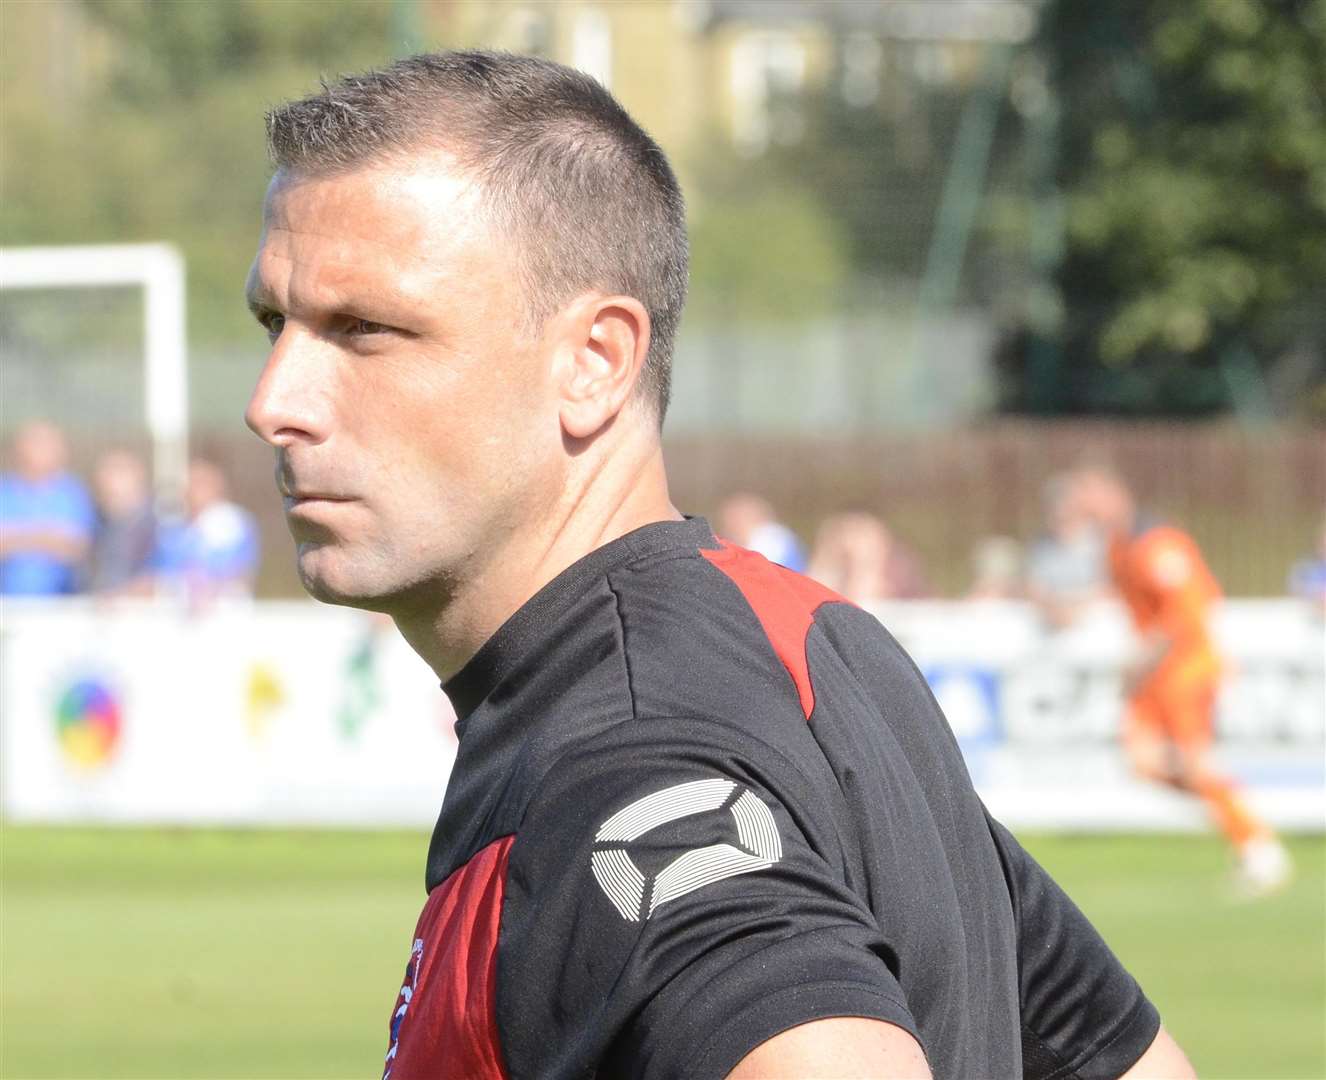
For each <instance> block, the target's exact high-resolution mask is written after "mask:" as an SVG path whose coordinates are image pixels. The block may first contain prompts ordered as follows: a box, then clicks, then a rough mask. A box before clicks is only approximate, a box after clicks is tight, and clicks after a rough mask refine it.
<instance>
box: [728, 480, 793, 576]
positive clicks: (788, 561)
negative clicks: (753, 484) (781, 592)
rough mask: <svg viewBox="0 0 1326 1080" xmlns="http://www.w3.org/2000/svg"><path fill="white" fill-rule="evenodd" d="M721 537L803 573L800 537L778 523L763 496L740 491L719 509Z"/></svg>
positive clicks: (730, 496) (729, 497) (769, 503)
mask: <svg viewBox="0 0 1326 1080" xmlns="http://www.w3.org/2000/svg"><path fill="white" fill-rule="evenodd" d="M716 521H717V524H718V535H719V536H722V537H723V538H725V539H727V540H731V541H733V542H734V543H736V544H738V545H739V546H741V547H744V548H747V549H749V550H750V551H754V552H756V553H757V554H760V555H763V556H764V557H765V558H766V559H768V560H769V561H770V562H771V563H777V564H778V565H779V566H786V567H787V568H788V569H789V570H796V571H797V572H801V571H803V570H805V569H806V552H805V549H804V548H803V547H802V546H801V541H800V540H799V539H798V538H797V534H796V533H794V532H793V531H792V530H791V529H789V528H788V527H787V526H786V525H784V524H783V523H782V522H781V521H779V520H778V515H777V514H775V513H774V508H773V504H772V503H771V502H769V500H768V499H766V498H764V497H763V496H762V495H756V494H754V493H753V492H749V491H739V492H737V493H736V494H735V495H729V496H728V497H727V498H726V499H724V500H723V503H722V505H721V506H720V507H719V508H718V516H717V518H716Z"/></svg>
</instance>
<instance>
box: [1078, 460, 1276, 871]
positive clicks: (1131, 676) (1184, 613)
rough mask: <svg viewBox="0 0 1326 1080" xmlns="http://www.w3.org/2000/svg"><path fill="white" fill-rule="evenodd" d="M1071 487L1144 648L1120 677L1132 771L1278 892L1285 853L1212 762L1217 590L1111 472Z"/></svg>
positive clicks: (1177, 534) (1090, 475)
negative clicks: (1104, 541) (1104, 540)
mask: <svg viewBox="0 0 1326 1080" xmlns="http://www.w3.org/2000/svg"><path fill="white" fill-rule="evenodd" d="M1072 486H1073V488H1074V489H1075V491H1076V496H1077V498H1079V499H1080V500H1081V506H1082V512H1083V513H1084V514H1086V515H1087V516H1088V518H1089V519H1090V520H1091V521H1093V522H1094V523H1095V524H1096V525H1097V526H1098V527H1099V528H1100V529H1101V530H1102V532H1103V533H1104V534H1105V535H1106V536H1107V537H1108V539H1109V566H1110V574H1111V577H1112V578H1113V581H1114V584H1115V586H1116V588H1117V589H1118V591H1119V595H1120V597H1121V598H1122V599H1123V601H1124V603H1125V605H1126V606H1127V608H1128V611H1129V613H1130V615H1131V616H1132V620H1133V626H1134V628H1135V629H1136V631H1137V635H1138V638H1139V643H1138V645H1139V647H1138V649H1137V653H1136V656H1135V659H1134V661H1133V663H1132V664H1131V665H1130V667H1129V668H1128V669H1127V670H1126V672H1125V675H1124V688H1125V692H1126V693H1127V695H1128V710H1127V716H1126V719H1125V724H1124V748H1125V750H1126V751H1127V753H1128V756H1129V759H1130V760H1131V762H1132V764H1133V767H1134V768H1135V769H1136V770H1137V771H1138V772H1139V773H1140V774H1141V775H1143V776H1145V777H1147V778H1148V779H1150V780H1155V781H1158V782H1160V783H1164V784H1168V785H1170V786H1172V787H1174V788H1176V789H1178V790H1179V791H1184V792H1189V793H1191V794H1194V795H1196V796H1197V797H1198V798H1200V799H1202V800H1203V801H1204V802H1205V803H1206V805H1207V808H1208V809H1209V810H1210V812H1211V815H1212V817H1213V818H1214V819H1215V821H1216V823H1217V824H1218V825H1219V827H1220V829H1221V830H1222V831H1223V832H1224V834H1225V836H1226V838H1227V839H1228V840H1229V842H1230V844H1231V845H1232V846H1233V848H1234V851H1235V852H1236V854H1237V856H1238V873H1239V884H1240V886H1241V888H1242V889H1243V890H1244V891H1245V892H1246V893H1247V894H1249V895H1264V894H1266V893H1270V892H1273V891H1275V890H1277V889H1279V888H1280V887H1281V886H1283V885H1284V884H1286V883H1287V882H1288V880H1289V877H1290V874H1291V866H1290V862H1289V856H1288V853H1287V852H1286V851H1285V848H1284V846H1283V845H1282V844H1281V843H1280V841H1279V840H1278V839H1277V837H1276V836H1275V834H1274V833H1273V832H1272V831H1271V828H1270V826H1268V825H1267V824H1266V823H1265V822H1264V821H1262V820H1261V819H1260V818H1259V817H1258V816H1257V815H1256V814H1255V813H1254V812H1253V810H1252V808H1251V807H1250V806H1249V805H1248V804H1247V802H1246V800H1245V799H1244V796H1243V794H1242V792H1241V791H1240V790H1239V789H1238V787H1237V786H1236V785H1235V783H1234V781H1233V780H1232V779H1230V778H1229V777H1228V776H1226V775H1224V774H1223V773H1221V772H1220V771H1218V770H1217V769H1216V768H1215V765H1214V763H1213V762H1212V760H1211V744H1212V741H1213V739H1214V735H1215V731H1214V712H1215V702H1216V693H1217V691H1218V689H1219V683H1220V671H1221V660H1220V655H1219V653H1218V652H1217V650H1216V646H1215V642H1214V640H1213V639H1212V635H1211V630H1210V625H1209V620H1210V611H1211V605H1212V603H1213V602H1214V601H1215V600H1217V599H1219V597H1220V586H1219V584H1218V583H1217V582H1216V580H1215V577H1214V576H1213V575H1212V574H1211V571H1210V570H1209V569H1208V568H1207V565H1206V561H1205V559H1203V558H1202V553H1201V552H1200V551H1199V550H1198V548H1197V544H1196V543H1195V542H1194V541H1193V539H1192V537H1190V536H1189V535H1188V534H1187V533H1185V532H1183V531H1181V530H1179V529H1177V528H1175V527H1173V526H1171V525H1163V524H1160V523H1157V522H1153V521H1151V520H1149V519H1148V518H1146V517H1145V516H1143V515H1142V514H1141V513H1139V511H1138V509H1137V504H1136V502H1135V501H1134V498H1133V495H1132V492H1131V491H1130V490H1129V489H1128V487H1127V485H1126V484H1125V483H1124V482H1123V480H1122V479H1121V478H1120V477H1119V476H1118V475H1116V474H1115V473H1114V472H1112V471H1110V470H1109V469H1105V468H1099V467H1092V468H1087V469H1084V470H1082V471H1081V472H1079V473H1078V474H1076V476H1075V478H1074V482H1073V485H1072Z"/></svg>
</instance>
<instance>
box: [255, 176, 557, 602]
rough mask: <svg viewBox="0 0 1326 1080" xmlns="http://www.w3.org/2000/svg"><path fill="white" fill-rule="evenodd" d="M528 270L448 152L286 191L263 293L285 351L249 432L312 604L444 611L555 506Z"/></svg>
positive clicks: (552, 414)
mask: <svg viewBox="0 0 1326 1080" xmlns="http://www.w3.org/2000/svg"><path fill="white" fill-rule="evenodd" d="M515 271H516V267H515V265H514V260H513V258H512V256H511V254H510V252H509V248H508V247H507V245H506V244H505V243H504V242H502V241H501V240H499V239H498V238H497V237H496V236H495V235H494V234H493V232H492V231H491V230H490V227H489V226H488V225H487V223H486V221H485V218H484V216H483V214H482V213H481V206H480V201H479V195H478V192H477V191H476V190H475V189H474V188H473V187H472V186H471V185H470V184H469V183H468V181H467V180H466V179H465V178H464V176H463V175H462V174H460V173H459V171H458V170H456V169H455V168H454V167H453V166H452V165H451V164H450V162H449V160H448V159H447V158H445V157H443V156H440V155H439V156H437V157H431V158H428V159H420V160H419V161H417V162H415V163H411V164H409V165H402V166H397V167H394V168H390V169H388V168H378V169H373V170H363V171H358V172H352V173H348V174H342V175H338V176H332V177H317V176H309V175H305V174H291V173H287V172H279V173H278V174H277V176H276V177H275V178H274V180H273V181H272V185H271V188H270V189H269V191H268V195H267V202H266V206H265V210H264V215H263V234H262V240H261V245H260V247H259V250H258V254H257V258H256V259H255V260H254V264H253V268H252V270H251V271H250V274H249V283H248V294H249V303H250V306H251V307H252V308H253V310H254V314H255V315H256V316H257V317H258V319H259V321H260V322H262V323H263V325H264V326H265V327H267V329H268V335H269V337H270V339H271V341H272V352H271V355H270V357H269V358H268V360H267V364H266V367H265V368H264V370H263V373H262V377H261V379H260V380H259V382H258V386H257V388H256V389H255V390H254V393H253V398H252V400H251V401H250V402H249V407H248V411H247V413H246V420H247V421H248V424H249V426H250V427H251V428H252V429H253V430H254V431H255V432H257V433H258V434H259V435H260V436H261V437H262V438H263V439H264V440H265V441H266V442H268V443H270V444H271V445H273V446H274V447H275V448H276V451H277V485H278V487H279V488H280V489H281V493H282V495H283V496H284V502H285V512H286V520H287V523H288V524H289V526H290V531H291V533H292V535H293V536H294V538H295V542H296V547H297V559H298V567H299V574H300V577H301V579H302V580H303V582H304V585H305V587H306V588H307V589H308V590H309V592H311V593H312V594H313V595H314V596H316V597H318V598H319V599H321V600H326V601H329V602H333V603H344V604H350V605H353V606H358V607H367V608H372V609H375V610H382V611H388V612H391V613H393V614H399V613H402V612H405V611H409V610H412V609H416V608H421V607H422V608H426V607H428V606H430V605H434V604H436V603H438V602H441V603H445V602H446V600H447V597H448V596H449V595H450V594H451V593H452V592H453V591H454V589H455V588H456V586H457V585H458V584H461V583H463V582H464V581H465V580H467V579H468V578H469V577H472V576H473V575H474V574H475V573H476V572H477V571H478V569H480V568H481V567H482V565H483V564H484V563H485V561H487V560H488V559H491V558H492V557H493V551H494V549H495V548H496V547H498V546H499V545H501V544H503V543H504V542H506V541H507V540H508V539H509V538H510V537H511V535H512V533H513V531H514V530H516V529H517V528H519V527H520V526H521V525H522V524H523V523H525V522H527V521H529V520H530V519H531V517H533V516H534V515H537V513H538V512H539V510H540V509H541V508H542V507H544V506H546V505H547V504H548V503H550V502H551V500H552V499H553V498H554V497H555V495H556V492H557V489H558V487H559V479H560V476H559V473H558V469H559V468H560V467H561V459H560V456H559V454H558V453H557V450H558V449H559V448H560V445H561V444H560V439H561V434H560V428H559V426H558V422H557V407H556V399H555V395H554V393H553V389H552V380H551V371H550V365H549V364H548V363H547V362H546V361H545V359H544V357H543V354H544V352H545V350H543V349H542V348H541V347H540V345H539V343H538V342H537V340H535V339H534V337H533V336H532V335H531V334H530V332H529V331H528V329H527V327H526V320H525V312H526V308H525V305H524V300H523V296H522V294H521V292H520V291H519V290H520V286H519V284H518V277H517V274H516V272H515Z"/></svg>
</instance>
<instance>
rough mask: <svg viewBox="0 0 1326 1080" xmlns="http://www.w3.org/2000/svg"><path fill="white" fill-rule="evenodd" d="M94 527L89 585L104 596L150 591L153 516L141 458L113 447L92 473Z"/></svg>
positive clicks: (154, 515)
mask: <svg viewBox="0 0 1326 1080" xmlns="http://www.w3.org/2000/svg"><path fill="white" fill-rule="evenodd" d="M92 490H93V495H94V497H95V499H96V505H97V527H96V534H95V536H94V538H93V542H92V569H91V577H90V580H89V586H90V588H91V590H92V591H93V592H96V593H103V594H117V593H118V594H123V593H138V594H147V593H150V592H151V591H152V575H153V555H154V553H155V550H156V544H157V519H156V512H155V510H154V509H153V506H152V488H151V485H150V484H149V483H148V476H147V466H146V465H145V464H144V463H143V459H142V458H140V457H139V456H138V455H137V454H133V453H131V452H129V451H128V450H111V451H108V452H107V453H105V454H103V455H102V456H101V457H100V458H99V459H98V460H97V464H96V467H95V469H94V470H93V474H92Z"/></svg>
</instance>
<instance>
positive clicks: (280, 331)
mask: <svg viewBox="0 0 1326 1080" xmlns="http://www.w3.org/2000/svg"><path fill="white" fill-rule="evenodd" d="M268 135H269V144H270V147H271V151H272V155H273V157H274V159H275V162H276V173H275V176H274V177H273V179H272V183H271V187H270V188H269V191H268V195H267V202H266V206H265V212H264V220H263V233H262V238H261V241H260V247H259V250H258V254H257V258H256V260H255V262H254V265H253V269H252V271H251V274H250V278H249V284H248V295H249V303H250V306H251V308H252V310H253V312H254V314H255V315H256V317H257V319H258V321H259V322H260V323H261V324H262V325H263V326H264V327H265V328H266V329H267V332H268V335H269V337H270V340H271V343H272V351H271V355H270V356H269V358H268V361H267V365H266V367H265V368H264V370H263V373H262V376H261V378H260V380H259V382H258V386H257V388H256V389H255V391H254V395H253V399H252V401H251V402H250V404H249V409H248V413H247V419H248V422H249V425H250V426H251V427H252V428H253V429H254V430H255V431H256V432H257V433H258V434H259V435H261V436H262V438H263V439H265V440H266V441H267V442H268V443H270V444H271V445H272V446H274V447H275V448H276V480H277V486H278V487H279V488H280V490H281V493H282V495H283V496H284V499H285V508H286V516H287V521H288V523H289V526H290V529H291V532H292V534H293V536H294V539H295V542H296V551H297V562H298V569H299V574H300V576H301V579H302V580H303V582H304V584H305V586H306V587H307V588H308V590H309V591H310V592H311V593H312V594H313V595H314V596H316V597H318V598H320V599H322V600H325V601H328V602H332V603H339V604H347V605H351V606H355V607H362V608H368V609H372V610H377V611H383V612H387V613H389V614H390V615H391V616H392V618H393V619H394V620H395V622H396V625H397V627H398V628H399V629H400V631H401V633H402V634H403V635H404V636H405V638H406V639H407V640H408V641H409V642H410V643H411V645H412V646H413V647H414V648H415V649H416V650H417V651H418V652H419V653H420V655H421V656H423V657H424V658H425V659H426V660H427V661H428V662H429V663H430V665H431V666H432V667H433V669H434V670H435V671H436V672H437V674H438V675H439V677H440V678H441V679H442V680H443V682H444V687H445V690H446V692H447V694H448V695H449V697H450V698H451V700H452V702H453V703H454V705H455V708H456V712H457V716H458V722H457V725H456V728H457V733H458V736H459V747H458V750H457V760H456V764H455V768H454V771H453V773H452V777H451V780H450V783H449V785H448V788H447V792H446V797H445V800H444V802H443V806H442V812H441V815H440V817H439V819H438V823H437V828H436V830H435V832H434V835H433V840H432V844H431V846H430V849H429V854H428V864H427V886H428V890H429V892H428V899H427V902H426V904H425V906H424V910H423V914H422V915H421V917H420V919H419V923H418V926H417V928H416V931H415V933H414V935H413V945H412V947H411V949H410V953H409V958H408V963H407V967H406V973H405V982H404V985H403V986H402V988H401V991H400V994H399V996H398V998H397V1001H396V1008H395V1011H394V1013H393V1016H392V1021H391V1029H390V1043H389V1049H388V1052H387V1062H386V1074H387V1075H389V1076H390V1077H393V1078H395V1080H405V1078H407V1077H498V1076H512V1077H578V1076H591V1075H596V1074H597V1075H606V1076H633V1077H679V1076H686V1077H710V1076H712V1077H721V1076H724V1075H732V1076H735V1077H756V1076H758V1077H770V1078H778V1077H806V1076H811V1075H819V1076H826V1075H834V1076H856V1077H864V1076H876V1077H897V1076H926V1075H929V1070H931V1069H933V1070H934V1072H935V1073H936V1074H937V1075H940V1076H958V1075H962V1076H1012V1075H1019V1074H1022V1073H1023V1072H1024V1070H1025V1071H1026V1072H1027V1073H1028V1074H1030V1075H1049V1074H1050V1073H1054V1075H1057V1076H1068V1075H1078V1076H1090V1077H1096V1076H1101V1077H1104V1076H1117V1075H1119V1074H1121V1073H1124V1072H1126V1071H1127V1070H1129V1069H1130V1068H1131V1069H1132V1070H1133V1071H1132V1073H1131V1075H1134V1076H1144V1075H1153V1076H1158V1075H1168V1076H1174V1075H1190V1073H1189V1071H1188V1067H1187V1064H1186V1062H1185V1061H1184V1059H1183V1057H1182V1054H1181V1052H1180V1051H1179V1050H1178V1049H1177V1047H1176V1046H1175V1045H1174V1043H1173V1042H1172V1041H1171V1040H1170V1039H1169V1038H1168V1037H1167V1036H1166V1035H1164V1034H1163V1033H1159V1021H1158V1019H1157V1017H1156V1014H1155V1011H1154V1009H1153V1008H1152V1007H1151V1006H1150V1004H1149V1003H1147V1001H1146V999H1145V998H1144V997H1143V996H1142V994H1141V992H1140V990H1138V988H1137V986H1136V984H1135V983H1134V982H1133V981H1132V980H1131V979H1130V978H1129V977H1128V975H1127V974H1126V973H1125V972H1124V971H1123V970H1122V968H1121V967H1120V966H1119V964H1118V963H1117V961H1116V960H1114V958H1113V957H1112V956H1111V954H1110V953H1109V951H1108V949H1107V948H1106V947H1105V945H1104V944H1103V942H1101V941H1100V939H1099V938H1098V937H1097V936H1096V935H1095V933H1094V931H1093V930H1092V929H1091V927H1090V926H1089V925H1088V924H1087V922H1086V920H1085V919H1084V918H1083V917H1082V915H1081V914H1080V913H1079V912H1078V911H1077V910H1076V909H1075V908H1074V907H1073V906H1072V905H1071V903H1069V901H1068V900H1067V899H1066V898H1065V897H1064V896H1063V894H1062V893H1060V892H1059V891H1058V889H1057V888H1056V887H1055V886H1054V884H1053V882H1052V881H1050V879H1049V878H1048V877H1047V876H1046V875H1045V874H1044V873H1043V871H1041V870H1040V869H1039V868H1038V867H1037V866H1036V864H1035V863H1034V862H1032V860H1031V859H1030V857H1029V856H1027V855H1026V854H1025V852H1023V851H1022V849H1021V848H1020V847H1018V845H1017V843H1016V841H1014V840H1013V838H1012V837H1011V836H1010V835H1009V834H1008V833H1007V832H1005V831H1004V830H1003V829H1001V828H1000V827H999V826H998V825H996V824H995V823H993V822H992V821H990V820H989V819H988V818H987V817H986V816H985V814H984V812H983V809H982V807H981V805H980V802H979V801H978V800H977V798H976V796H975V794H974V793H973V791H972V788H971V785H970V783H969V781H968V779H967V776H966V772H965V770H964V769H963V765H962V762H961V759H960V757H959V755H958V750H957V747H956V744H955V743H954V741H953V739H952V736H951V735H950V734H949V732H948V730H947V728H946V726H945V724H944V722H943V719H942V717H941V716H940V715H939V714H938V712H937V710H936V707H935V705H934V702H933V700H932V699H931V698H930V696H929V694H928V693H927V692H926V690H925V687H924V685H923V684H922V682H921V680H920V677H919V676H918V675H917V673H916V671H915V668H914V667H913V666H912V665H911V664H910V662H909V661H908V660H907V659H906V657H905V656H903V655H902V654H901V652H900V650H899V649H898V647H897V645H896V644H895V643H894V642H893V641H892V639H891V638H889V637H888V635H887V634H886V633H884V631H883V630H882V629H881V628H880V627H879V625H878V624H877V623H875V622H874V621H873V620H872V619H870V618H869V617H868V616H866V615H864V614H863V613H862V612H860V611H859V610H858V609H856V608H854V607H852V606H851V605H849V604H847V603H846V602H844V601H841V600H840V599H839V598H838V597H836V596H834V595H832V594H829V593H827V591H826V590H824V589H823V588H821V587H819V586H817V585H815V584H813V583H812V582H809V581H807V580H806V579H804V578H801V577H798V576H797V575H795V574H793V573H792V572H790V571H787V570H784V569H781V568H778V567H774V566H773V565H771V564H770V563H768V562H766V561H764V560H763V559H761V558H759V557H758V556H754V555H752V554H751V553H749V552H745V551H742V550H740V549H738V548H735V547H731V546H727V545H724V544H721V543H720V542H719V541H718V540H716V539H715V538H714V536H713V534H712V532H711V531H710V530H709V527H708V526H707V525H706V524H705V523H704V522H703V521H700V520H697V519H682V517H681V515H679V514H678V513H677V512H676V511H675V510H674V509H673V507H672V505H671V503H670V501H669V497H668V489H667V479H666V475H665V471H664V466H663V455H662V450H661V445H660V426H661V423H662V420H663V414H664V409H665V406H666V402H667V389H668V363H669V358H670V355H671V348H672V342H673V336H674V333H675V329H676V324H677V319H678V317H679V315H680V311H681V306H682V302H683V299H684V295H685V286H686V237H685V227H684V216H683V208H682V201H681V195H680V193H679V191H678V188H677V184H676V181H675V179H674V177H673V174H672V172H671V170H670V168H669V167H668V164H667V161H666V159H665V158H664V156H663V154H662V152H661V151H660V150H659V148H658V147H657V146H656V145H655V144H654V143H653V142H652V140H650V139H649V137H648V136H647V135H645V133H644V132H643V131H641V130H640V129H639V128H638V127H637V126H636V125H635V124H634V122H633V121H632V120H631V119H630V118H629V117H628V116H627V115H626V114H625V113H624V112H623V111H622V109H621V108H620V106H618V105H617V103H616V102H615V101H614V100H613V99H612V98H611V96H610V95H609V94H608V93H607V92H606V91H604V90H603V89H602V88H601V87H600V86H599V85H598V84H597V83H595V82H593V81H592V80H591V79H589V78H587V77H585V76H583V75H580V74H578V73H575V72H572V71H569V70H567V69H564V68H562V67H559V66H557V65H555V64H551V63H548V62H546V61H542V60H537V59H532V58H523V57H513V56H505V55H497V54H488V53H450V54H442V55H436V56H421V57H415V58H412V59H408V60H403V61H400V62H398V63H396V64H394V65H392V67H390V68H388V69H387V70H385V71H382V72H374V73H369V74H366V75H361V76H355V77H350V78H346V79H343V80H341V81H339V82H337V83H335V84H333V85H331V86H329V87H326V88H324V89H323V91H321V92H320V93H318V94H315V95H313V96H312V97H310V98H307V99H305V100H303V101H298V102H294V103H291V104H288V105H285V106H282V107H280V108H278V109H276V110H275V111H274V112H273V113H271V114H270V115H269V117H268Z"/></svg>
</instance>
